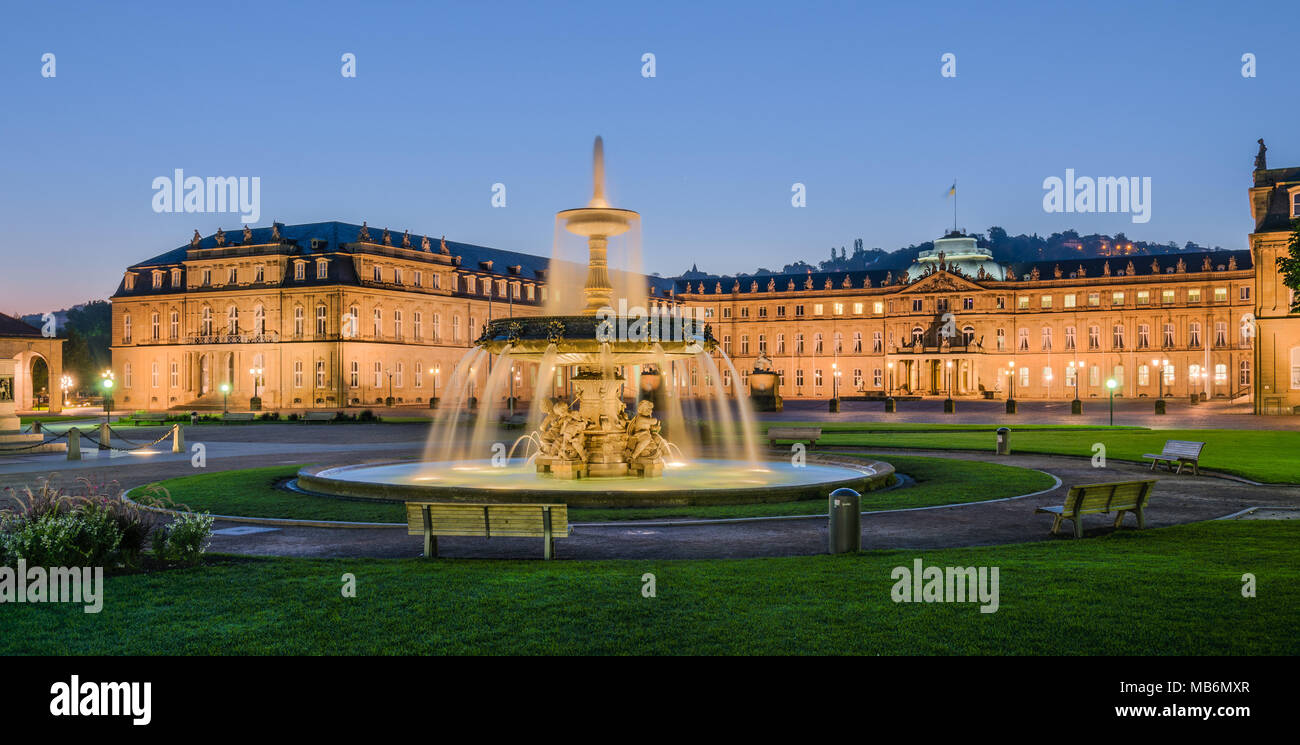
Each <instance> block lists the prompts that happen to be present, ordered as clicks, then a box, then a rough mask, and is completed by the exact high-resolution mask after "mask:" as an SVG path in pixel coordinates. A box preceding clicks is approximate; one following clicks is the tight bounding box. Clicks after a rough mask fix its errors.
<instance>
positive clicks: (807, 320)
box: [681, 234, 1256, 400]
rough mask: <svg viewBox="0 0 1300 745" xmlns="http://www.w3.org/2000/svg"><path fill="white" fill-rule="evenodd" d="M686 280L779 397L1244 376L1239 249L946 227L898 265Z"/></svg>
mask: <svg viewBox="0 0 1300 745" xmlns="http://www.w3.org/2000/svg"><path fill="white" fill-rule="evenodd" d="M689 284H690V288H689V290H688V289H687V288H686V287H685V286H683V287H682V288H681V289H682V290H683V292H684V293H685V295H684V297H685V299H686V301H687V303H688V304H691V305H696V304H698V305H703V306H704V308H705V315H706V316H707V317H708V318H709V319H710V322H711V323H713V324H714V335H715V336H717V337H718V339H719V340H720V341H721V342H722V347H723V349H724V350H725V351H726V352H727V353H728V354H729V355H730V356H731V357H732V358H733V359H734V360H735V362H736V366H737V368H738V369H741V370H747V369H751V368H753V367H754V363H755V361H756V358H757V356H758V355H760V354H761V355H765V356H766V357H767V358H769V359H770V360H771V364H772V368H773V369H774V370H775V371H777V372H779V373H780V374H781V375H782V379H783V380H782V395H783V396H785V397H786V398H790V399H801V398H829V397H831V396H833V395H835V394H836V392H837V391H836V389H837V388H838V394H839V396H841V397H853V396H867V397H886V396H889V395H893V396H940V397H947V396H952V397H953V398H963V397H985V398H992V397H996V398H1006V397H1008V396H1011V395H1014V397H1015V398H1017V399H1054V400H1069V399H1072V398H1074V397H1075V395H1076V390H1077V395H1078V396H1079V397H1080V398H1083V399H1087V398H1092V397H1099V396H1107V395H1108V389H1107V387H1106V381H1108V380H1111V379H1113V380H1115V381H1116V383H1117V389H1116V394H1117V395H1123V396H1150V397H1153V398H1154V397H1156V396H1158V395H1160V394H1162V393H1163V394H1164V395H1166V396H1172V395H1182V396H1188V395H1189V394H1191V393H1193V392H1196V393H1199V394H1202V395H1203V396H1205V397H1221V398H1235V397H1238V396H1244V395H1248V394H1249V393H1250V391H1251V387H1252V383H1253V380H1254V378H1255V370H1256V362H1255V359H1254V354H1253V340H1252V337H1251V335H1252V333H1253V331H1254V327H1253V324H1252V323H1251V322H1250V319H1251V314H1252V313H1253V311H1254V284H1255V272H1254V271H1253V268H1252V262H1251V254H1250V252H1249V251H1219V252H1211V253H1203V254H1202V253H1197V254H1178V255H1169V256H1158V257H1150V256H1147V257H1132V258H1127V257H1118V258H1103V259H1086V260H1082V261H1071V262H1066V261H1062V262H1038V263H1030V264H1010V265H1005V264H999V263H998V262H996V261H994V260H993V257H992V256H991V254H990V252H989V251H988V250H987V249H983V248H979V247H977V246H976V241H975V239H974V238H970V237H966V236H963V235H958V234H949V235H948V236H945V237H944V238H941V239H939V240H937V241H935V248H934V249H933V250H931V251H925V252H922V254H921V255H920V256H919V257H918V260H917V262H916V263H914V264H913V265H912V266H911V267H909V268H908V269H907V270H906V271H903V272H899V273H898V274H894V273H892V272H884V271H858V272H833V273H813V274H802V275H776V276H770V277H767V276H764V277H746V278H743V279H740V280H737V279H723V280H705V281H695V282H691V283H689ZM743 382H744V381H742V384H743Z"/></svg>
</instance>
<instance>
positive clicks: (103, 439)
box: [99, 422, 112, 450]
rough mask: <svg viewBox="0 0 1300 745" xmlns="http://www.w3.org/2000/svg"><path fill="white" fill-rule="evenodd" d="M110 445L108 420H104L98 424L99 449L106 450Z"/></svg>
mask: <svg viewBox="0 0 1300 745" xmlns="http://www.w3.org/2000/svg"><path fill="white" fill-rule="evenodd" d="M110 447H112V444H111V440H109V432H108V422H104V423H103V424H101V425H99V449H100V450H108V449H109V448H110Z"/></svg>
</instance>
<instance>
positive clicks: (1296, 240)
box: [1277, 218, 1300, 313]
mask: <svg viewBox="0 0 1300 745" xmlns="http://www.w3.org/2000/svg"><path fill="white" fill-rule="evenodd" d="M1286 250H1287V255H1286V256H1279V257H1277V268H1278V271H1279V272H1281V273H1282V284H1284V285H1286V286H1287V287H1290V288H1291V289H1292V290H1294V292H1292V293H1291V312H1292V313H1300V218H1296V219H1295V220H1292V221H1291V240H1290V242H1288V243H1287V246H1286Z"/></svg>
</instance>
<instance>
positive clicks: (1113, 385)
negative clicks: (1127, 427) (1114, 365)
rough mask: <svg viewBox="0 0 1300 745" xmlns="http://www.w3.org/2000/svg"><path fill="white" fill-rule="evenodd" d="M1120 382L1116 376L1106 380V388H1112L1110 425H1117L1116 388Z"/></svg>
mask: <svg viewBox="0 0 1300 745" xmlns="http://www.w3.org/2000/svg"><path fill="white" fill-rule="evenodd" d="M1118 386H1119V383H1118V382H1116V381H1115V379H1114V378H1109V379H1107V380H1106V388H1107V389H1109V390H1110V426H1112V427H1114V426H1115V388H1116V387H1118Z"/></svg>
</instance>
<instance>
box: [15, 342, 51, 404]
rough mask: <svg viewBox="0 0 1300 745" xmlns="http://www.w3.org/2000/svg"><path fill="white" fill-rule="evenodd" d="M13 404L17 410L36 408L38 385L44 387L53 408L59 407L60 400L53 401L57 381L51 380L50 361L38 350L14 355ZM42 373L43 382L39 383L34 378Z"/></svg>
mask: <svg viewBox="0 0 1300 745" xmlns="http://www.w3.org/2000/svg"><path fill="white" fill-rule="evenodd" d="M13 359H14V405H15V407H16V408H17V409H18V410H19V411H33V410H34V409H35V408H36V404H37V398H38V394H39V393H40V391H39V390H38V389H39V388H40V387H44V388H45V393H46V395H50V393H51V391H54V395H51V396H50V399H49V401H50V403H51V405H52V406H53V407H54V409H55V410H58V409H61V408H62V406H61V404H62V401H57V402H56V401H55V399H56V398H57V396H58V393H57V391H58V381H57V380H53V372H54V371H53V369H52V368H51V366H50V361H49V360H48V359H46V357H45V355H43V354H41V353H40V352H36V351H32V350H26V351H23V352H19V353H18V354H16V355H14V357H13ZM41 373H43V376H44V384H43V386H41V385H39V384H38V382H37V380H36V378H38V377H40V374H41Z"/></svg>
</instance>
